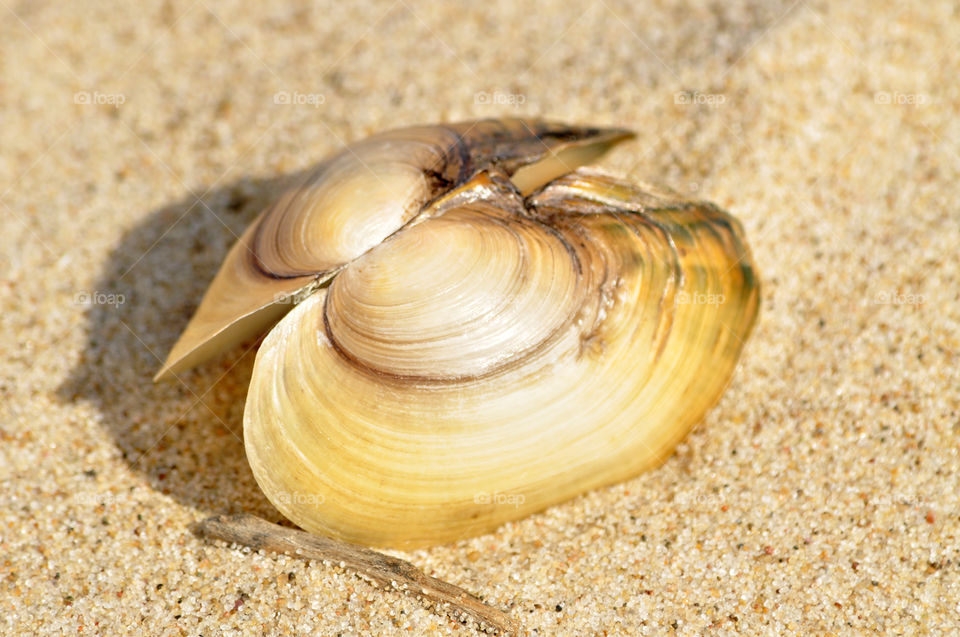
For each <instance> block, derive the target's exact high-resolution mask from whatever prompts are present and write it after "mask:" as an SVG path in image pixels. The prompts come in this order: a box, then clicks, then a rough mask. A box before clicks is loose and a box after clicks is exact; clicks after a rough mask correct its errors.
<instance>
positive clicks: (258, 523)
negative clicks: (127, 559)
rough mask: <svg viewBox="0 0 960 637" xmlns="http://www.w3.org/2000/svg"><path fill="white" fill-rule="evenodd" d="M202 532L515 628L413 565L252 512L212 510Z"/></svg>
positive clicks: (198, 526)
mask: <svg viewBox="0 0 960 637" xmlns="http://www.w3.org/2000/svg"><path fill="white" fill-rule="evenodd" d="M192 530H193V532H194V533H196V534H197V535H199V536H201V537H206V538H213V539H218V540H225V541H227V542H235V543H237V544H243V545H245V546H249V547H250V548H253V549H255V550H260V549H262V550H265V551H274V552H276V553H285V554H286V555H291V556H293V557H299V558H301V559H305V560H326V561H330V562H333V563H335V564H339V565H340V566H341V567H343V568H347V569H350V570H353V571H356V572H357V573H358V574H359V575H361V576H362V577H364V578H366V579H370V580H373V581H374V582H375V583H377V584H382V585H384V586H388V587H393V588H396V589H397V590H401V591H409V592H411V593H413V594H415V595H418V596H420V597H422V598H423V599H425V600H428V601H430V602H436V603H437V607H438V608H442V607H443V605H445V604H449V605H450V606H451V607H452V609H453V610H454V611H459V612H454V615H455V616H456V615H458V614H459V615H462V614H466V615H469V616H470V617H472V618H473V619H474V620H476V621H477V622H479V623H480V624H481V625H483V624H487V625H489V626H491V627H493V628H495V629H497V630H499V631H500V632H502V633H516V632H517V624H516V623H515V622H514V621H513V619H511V618H510V617H509V616H508V615H507V614H506V613H504V612H502V611H500V610H497V609H496V608H494V607H492V606H489V605H487V604H484V603H483V602H482V601H480V600H479V599H478V598H476V597H475V596H473V595H471V594H470V593H468V592H467V591H465V590H463V589H462V588H460V587H458V586H454V585H453V584H449V583H447V582H444V581H443V580H439V579H436V578H435V577H430V576H429V575H427V574H426V573H424V572H423V571H421V570H420V569H418V568H417V567H416V566H414V565H413V564H411V563H410V562H407V561H406V560H401V559H400V558H397V557H391V556H389V555H384V554H383V553H378V552H376V551H372V550H370V549H367V548H363V547H361V546H356V545H354V544H349V543H347V542H341V541H339V540H332V539H330V538H326V537H321V536H318V535H312V534H310V533H306V532H304V531H298V530H296V529H290V528H287V527H285V526H280V525H279V524H273V523H272V522H267V521H266V520H263V519H261V518H258V517H256V516H253V515H247V514H241V515H215V516H213V517H209V518H207V519H205V520H202V521H200V522H196V523H195V524H193V526H192Z"/></svg>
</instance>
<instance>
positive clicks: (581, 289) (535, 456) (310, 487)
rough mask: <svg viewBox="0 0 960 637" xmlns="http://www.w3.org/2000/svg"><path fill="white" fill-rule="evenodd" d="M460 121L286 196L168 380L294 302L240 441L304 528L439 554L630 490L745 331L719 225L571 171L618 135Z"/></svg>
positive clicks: (742, 300) (747, 325)
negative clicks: (505, 527)
mask: <svg viewBox="0 0 960 637" xmlns="http://www.w3.org/2000/svg"><path fill="white" fill-rule="evenodd" d="M459 126H460V127H461V128H454V129H451V128H449V127H439V128H418V129H406V130H404V131H400V132H394V133H387V134H385V135H380V136H377V137H374V138H371V140H368V141H366V142H361V143H360V144H359V145H357V146H355V147H352V150H353V152H352V153H351V152H347V151H345V153H341V155H339V156H338V157H337V158H334V160H333V163H334V166H336V163H337V161H340V162H342V163H343V166H342V167H340V168H335V167H334V168H331V167H326V168H324V169H323V170H322V171H320V172H319V173H318V175H317V176H316V178H315V179H314V180H312V181H311V182H310V184H309V185H308V186H305V187H304V188H305V189H304V190H296V191H294V192H291V193H288V194H287V195H285V196H284V198H282V199H281V200H280V202H278V203H277V204H276V205H275V206H274V207H273V208H272V209H270V210H268V211H267V213H266V214H265V215H264V216H263V217H262V218H261V219H259V220H258V221H257V222H256V223H255V224H254V226H253V228H251V230H250V231H248V233H247V235H245V238H247V239H248V240H249V242H250V243H249V244H248V246H249V248H250V249H249V250H247V249H246V248H244V249H242V250H241V251H237V252H232V253H231V255H230V257H229V258H228V260H227V262H226V263H225V265H224V270H221V273H220V274H219V275H218V277H217V279H216V280H215V281H214V284H213V287H212V288H211V290H210V292H208V295H207V297H206V298H205V299H204V302H203V304H202V305H201V308H200V310H198V315H197V316H198V317H200V318H197V317H195V319H194V321H199V325H200V327H196V328H194V327H191V328H188V331H187V334H185V337H187V336H188V337H189V339H190V341H191V342H190V343H189V344H188V345H184V346H181V345H179V344H178V346H177V347H175V348H174V353H172V354H171V360H173V362H172V363H169V362H168V365H167V366H166V367H165V370H169V369H172V368H173V369H175V368H178V367H179V366H181V365H183V364H185V363H184V361H186V362H187V363H189V362H192V360H194V358H195V357H196V356H199V354H196V352H202V353H203V354H204V355H205V354H207V353H209V351H208V350H209V348H210V343H211V342H214V345H215V346H216V347H219V346H220V343H219V342H217V341H218V339H219V338H220V337H219V335H220V334H222V333H223V332H224V330H226V331H231V330H236V329H237V328H236V324H237V322H238V321H239V322H241V323H243V322H244V321H247V319H248V317H249V316H250V314H249V313H245V312H247V310H248V309H249V308H254V309H253V310H252V311H253V312H254V313H255V314H256V313H261V314H263V315H264V316H266V315H267V314H266V313H265V312H266V311H267V310H269V312H273V310H272V309H270V308H271V307H272V306H271V305H270V304H269V298H268V296H269V295H268V294H267V292H273V291H274V290H277V289H282V290H283V291H284V292H286V291H303V290H306V292H307V293H306V294H304V297H305V298H304V299H303V300H302V302H300V303H299V304H297V305H296V307H293V309H292V310H290V311H289V313H288V314H286V315H285V316H284V317H283V318H282V319H281V320H280V321H279V323H278V324H277V325H276V327H275V328H274V329H272V330H271V331H270V332H269V333H268V334H267V336H266V338H265V339H264V341H263V343H262V345H261V347H260V350H259V352H258V354H257V359H256V362H255V365H254V370H253V376H252V379H251V383H250V389H249V392H248V395H247V402H246V407H245V411H244V435H245V445H246V450H247V456H248V459H249V462H250V466H251V468H252V470H253V473H254V476H255V477H256V479H257V482H258V483H259V485H260V487H261V488H262V489H263V491H264V493H265V494H266V495H267V497H268V498H269V499H270V501H271V502H272V503H273V504H274V505H275V506H276V507H277V508H278V509H279V510H280V511H281V512H282V513H283V514H284V515H285V516H287V517H288V518H289V519H291V520H292V521H293V522H295V523H296V524H298V525H300V526H301V527H303V528H304V529H306V530H308V531H312V532H316V533H321V534H324V535H327V536H331V537H335V538H340V539H344V540H348V541H351V542H357V543H363V544H368V545H374V546H387V547H402V548H413V547H420V546H426V545H432V544H438V543H443V542H448V541H452V540H456V539H460V538H464V537H469V536H472V535H477V534H480V533H483V532H486V531H489V530H492V529H494V528H496V527H497V526H499V525H501V524H503V523H504V522H507V521H510V520H515V519H518V518H521V517H524V516H526V515H529V514H531V513H533V512H536V511H539V510H542V509H544V508H545V507H548V506H550V505H552V504H555V503H558V502H562V501H564V500H567V499H569V498H571V497H574V496H576V495H578V494H580V493H583V492H585V491H587V490H590V489H593V488H596V487H600V486H603V485H608V484H612V483H616V482H619V481H622V480H625V479H627V478H630V477H632V476H635V475H636V474H638V473H639V472H641V471H643V470H644V469H646V468H648V467H650V466H652V465H654V464H656V463H657V462H659V461H660V460H661V459H663V458H664V457H665V456H666V455H667V454H669V453H670V451H671V450H672V449H673V448H674V446H675V445H676V444H677V442H678V441H679V440H680V439H681V438H682V437H683V436H684V435H685V434H686V433H687V432H688V430H689V429H690V428H691V427H692V426H693V425H694V424H695V423H697V422H698V421H699V420H700V419H701V418H702V417H703V415H704V413H705V412H706V410H707V409H709V408H710V406H711V405H713V404H714V403H715V402H716V401H717V399H718V398H719V396H720V394H721V393H722V391H723V389H724V387H725V386H726V384H727V383H728V382H729V379H730V377H731V375H732V373H733V371H734V368H735V366H736V362H737V359H738V357H739V354H740V351H741V349H742V347H743V344H744V341H745V339H746V338H747V336H748V334H749V333H750V330H751V328H752V325H753V323H754V320H755V318H756V315H757V311H758V300H759V290H758V283H757V280H756V278H755V276H754V271H753V263H752V259H751V256H750V252H749V249H748V248H747V246H746V244H745V241H744V238H743V230H742V228H741V227H740V224H739V223H738V222H737V220H736V219H734V218H733V217H732V216H731V215H729V214H728V213H726V212H724V211H722V210H720V209H719V208H717V207H716V206H714V205H712V204H709V203H704V202H694V201H687V200H684V199H683V198H681V197H679V196H677V195H676V194H674V193H672V192H670V191H669V190H667V189H664V188H659V187H656V186H653V185H650V184H635V183H630V182H626V181H624V180H622V179H619V178H617V177H614V176H611V175H607V174H604V173H601V172H598V171H596V170H589V169H583V168H581V169H577V170H573V169H572V166H571V164H579V163H582V162H584V161H590V160H592V158H594V157H595V156H597V155H598V154H599V153H600V152H602V151H604V150H606V149H607V148H608V147H609V146H610V145H612V143H614V142H615V141H617V140H619V139H622V138H623V137H624V133H623V131H600V129H578V128H573V127H565V128H564V127H559V126H557V125H546V124H542V123H531V122H522V123H517V122H515V121H513V122H506V123H482V124H481V125H477V126H482V129H481V132H482V135H480V136H479V137H477V138H476V139H474V138H472V137H471V134H472V133H473V132H474V131H475V130H476V127H474V128H470V127H469V125H466V124H464V125H459ZM450 130H457V131H459V132H458V133H456V135H453V136H452V137H450V133H449V131H450ZM544 130H552V131H560V130H566V131H570V132H568V133H565V134H562V135H561V134H559V133H555V134H554V137H553V138H551V137H549V136H545V137H544V136H543V134H542V131H544ZM464 131H470V132H466V133H465V132H464ZM491 131H492V132H491ZM531 131H533V132H535V133H536V134H534V135H532V136H531V135H529V134H528V133H529V132H531ZM537 131H540V132H537ZM584 131H589V132H584ZM497 135H502V138H501V137H497ZM438 138H442V139H444V140H446V141H443V142H440V141H437V139H438ZM561 138H563V141H562V142H560V141H556V140H560V139H561ZM457 139H459V141H457ZM471 139H473V141H469V142H467V141H464V140H471ZM541 139H542V140H543V141H544V142H546V143H547V146H548V147H549V148H548V150H547V151H544V146H543V144H539V141H540V140H541ZM538 144H539V146H538ZM441 149H445V150H443V151H441ZM464 149H466V151H467V155H466V157H467V158H465V155H464V152H465V150H464ZM571 149H573V152H571ZM350 150H351V149H348V151H350ZM454 151H456V152H454ZM545 152H546V154H544V153H545ZM354 153H355V154H356V155H358V156H361V157H363V158H364V162H363V163H366V162H367V160H370V161H371V162H372V163H373V164H375V166H376V167H377V168H375V169H374V170H373V172H372V173H371V171H368V170H367V169H366V168H365V167H358V165H357V163H358V162H354V161H353V160H352V159H351V157H352V156H353V154H354ZM538 153H539V154H538ZM338 158H339V159H338ZM371 158H373V159H371ZM438 158H439V161H440V163H439V164H438V165H439V166H442V168H441V169H440V170H439V171H438V172H439V174H440V175H441V176H442V179H441V178H435V177H434V176H433V175H432V173H431V172H430V170H432V169H430V170H428V169H425V168H423V167H424V166H425V165H429V164H430V162H431V161H437V160H438ZM411 166H412V167H414V168H411ZM417 170H419V171H420V173H419V176H418V173H417ZM523 171H525V172H523ZM454 175H455V176H454ZM329 180H334V181H333V182H329ZM391 192H393V193H394V197H393V198H391V196H390V193H391ZM331 193H333V194H331ZM368 195H369V198H368ZM345 228H346V229H345ZM264 237H270V240H269V241H266V239H264ZM254 266H255V267H254ZM224 271H228V274H224ZM267 271H269V272H270V273H271V275H269V276H268V275H267V274H265V272H267ZM243 277H246V278H247V279H249V280H246V279H245V283H244V286H250V287H236V286H237V285H239V283H238V281H239V280H240V279H242V278H243ZM254 280H255V281H256V283H252V282H253V281H254ZM277 281H280V282H281V283H277ZM223 285H226V286H228V287H227V288H225V289H217V287H218V286H223ZM258 286H259V287H258ZM298 286H299V287H298ZM248 290H252V292H249V293H248ZM264 291H267V292H264ZM231 293H232V294H234V295H235V296H239V297H244V299H243V300H242V301H240V300H237V301H235V302H233V303H232V304H229V303H227V304H224V303H221V301H222V300H223V299H224V298H226V297H228V296H229V295H230V294H231ZM265 302H267V303H268V304H267V305H264V303H265ZM264 308H267V310H264ZM285 309H289V306H285ZM270 318H271V319H273V318H274V317H273V316H272V314H271V315H270ZM191 326H193V323H191ZM244 328H246V326H244ZM191 330H192V331H191ZM218 330H219V331H218ZM241 331H243V330H241ZM204 339H206V340H204ZM198 343H199V345H198ZM216 347H214V349H216ZM183 352H188V353H187V354H186V355H183V354H182V353H183ZM174 354H176V356H175V355H174Z"/></svg>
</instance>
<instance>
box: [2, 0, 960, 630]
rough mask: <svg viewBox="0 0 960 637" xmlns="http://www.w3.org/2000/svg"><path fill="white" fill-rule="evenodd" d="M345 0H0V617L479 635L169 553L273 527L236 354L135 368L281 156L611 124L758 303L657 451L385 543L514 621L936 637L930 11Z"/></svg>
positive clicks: (954, 565) (950, 257) (354, 597)
mask: <svg viewBox="0 0 960 637" xmlns="http://www.w3.org/2000/svg"><path fill="white" fill-rule="evenodd" d="M348 4H349V3H337V5H336V6H331V7H328V8H320V7H312V6H310V5H309V4H308V3H305V2H303V3H294V2H284V3H241V2H217V3H213V2H205V1H200V2H190V1H189V0H184V1H172V2H166V3H162V4H156V5H140V4H139V3H126V4H125V3H107V2H89V3H53V2H43V1H36V0H30V1H25V2H12V1H11V0H4V1H3V2H0V67H2V71H0V139H2V144H0V148H2V150H0V306H2V310H3V311H2V315H0V326H2V328H0V329H2V334H3V337H4V338H3V339H2V341H0V395H2V403H0V481H2V487H0V633H3V634H7V635H19V634H105V635H112V634H156V635H181V634H182V635H199V634H204V635H209V634H229V635H232V634H251V635H259V634H268V635H274V634H309V633H314V634H320V635H400V634H404V635H409V634H442V635H473V634H476V629H475V627H473V626H472V625H466V624H461V623H460V622H458V621H457V620H455V619H452V618H450V617H448V616H446V615H442V614H436V613H434V612H433V611H431V610H430V609H428V608H426V607H424V606H423V605H422V604H421V603H420V602H418V601H417V600H416V599H415V598H412V597H405V596H402V595H400V594H397V593H392V592H384V591H381V590H378V589H374V588H372V587H371V586H370V585H368V584H366V583H365V582H363V581H362V580H360V579H358V578H357V577H356V576H354V575H352V574H350V573H347V572H344V571H342V570H341V569H339V568H338V567H336V566H324V565H323V564H321V563H309V564H308V563H304V562H300V561H297V560H295V559H291V558H287V557H282V556H275V555H265V554H257V553H251V552H250V551H248V550H242V549H238V548H230V547H228V546H226V545H224V544H222V543H208V542H205V541H201V540H199V539H197V538H195V537H194V536H193V535H192V534H191V533H190V531H189V530H188V528H187V526H188V524H189V523H190V522H192V521H194V520H198V519H200V518H203V517H205V516H207V515H211V514H214V513H235V512H241V511H247V512H252V513H255V514H258V515H261V516H263V517H266V518H268V519H271V520H278V519H279V515H278V514H277V513H276V512H275V510H274V509H273V508H272V506H271V505H270V504H269V503H268V502H267V501H266V500H265V499H264V497H263V496H262V495H261V493H260V492H259V490H258V488H257V486H256V484H255V482H254V480H253V477H252V475H251V473H250V470H249V468H248V466H247V463H246V460H245V458H244V451H243V445H242V440H241V435H242V432H241V415H242V406H243V397H244V395H245V390H246V384H247V381H248V379H249V375H250V369H251V364H252V359H253V351H254V350H253V349H250V348H241V349H239V350H237V351H234V352H231V353H229V354H228V355H227V356H226V357H225V358H224V359H223V360H221V361H218V362H216V363H213V364H210V365H208V366H205V367H203V368H201V369H198V370H196V371H195V372H192V373H190V374H188V375H186V376H185V377H184V379H183V380H184V382H183V383H179V382H173V383H167V384H159V385H154V384H153V383H152V382H151V380H150V379H151V376H152V374H153V373H154V372H155V371H156V369H157V367H158V365H159V362H160V358H161V357H163V356H165V354H166V352H167V350H168V349H169V347H170V346H171V345H172V344H173V342H174V340H175V339H176V337H177V335H178V334H179V332H180V330H181V329H182V328H183V326H184V325H185V324H186V321H187V319H188V318H189V316H190V314H191V312H192V310H193V308H194V307H195V306H196V304H197V303H198V301H199V299H200V296H201V295H202V293H203V290H204V289H205V287H206V285H207V283H208V282H209V281H210V279H211V278H212V276H213V274H214V272H215V270H216V267H217V265H218V264H219V262H220V260H221V259H222V257H223V255H224V254H225V252H226V250H227V248H228V247H229V246H230V245H231V243H232V242H233V241H234V240H235V237H236V236H237V235H238V234H239V233H240V232H241V231H242V230H243V228H244V227H245V226H246V224H247V223H248V222H249V221H250V220H251V219H252V218H253V217H254V216H255V215H256V213H257V212H258V211H259V209H260V208H261V207H262V206H264V205H265V204H266V203H267V202H269V201H270V200H271V199H272V198H273V197H275V196H276V195H277V194H278V193H279V192H280V190H281V189H282V187H283V185H284V184H285V183H288V182H289V181H290V180H291V179H294V178H295V177H296V175H297V173H298V172H299V171H301V170H303V169H305V168H307V167H308V166H310V165H311V164H312V163H314V162H315V161H317V160H319V159H320V158H322V157H323V156H325V155H326V154H328V153H330V152H332V151H334V150H336V149H338V148H340V147H341V146H342V145H343V144H344V143H346V142H348V141H351V140H355V139H359V138H361V137H363V136H366V135H368V134H370V133H372V132H375V131H378V130H382V129H385V128H389V127H393V126H399V125H405V124H412V123H421V122H434V121H444V120H458V119H465V118H475V117H495V116H514V115H530V116H534V115H541V116H547V117H551V118H554V119H559V120H568V121H581V122H590V123H596V124H607V125H622V126H628V127H631V128H633V129H635V130H637V131H638V133H639V136H638V138H637V140H636V141H634V142H631V143H629V144H626V145H624V146H623V147H622V148H620V149H619V150H617V151H615V153H614V154H613V155H611V156H610V157H609V158H608V159H607V160H606V161H605V162H604V165H605V166H606V167H607V168H608V169H610V170H615V171H619V172H622V173H625V174H629V175H632V176H634V177H636V178H643V179H651V180H655V181H660V182H663V183H666V184H668V185H670V186H672V187H674V188H675V189H677V190H679V191H681V192H684V193H686V194H689V195H695V196H698V197H703V198H707V199H710V200H712V201H715V202H716V203H718V204H720V205H722V206H723V207H725V208H727V209H729V210H730V211H732V212H733V213H735V214H736V215H737V216H738V217H739V218H740V219H741V220H742V221H743V224H744V226H745V228H746V231H747V236H748V238H749V241H750V243H751V245H752V247H753V252H754V256H755V259H756V262H757V266H758V269H759V272H760V275H761V277H762V279H763V284H764V288H763V301H762V311H761V317H760V320H759V323H758V325H757V328H756V331H755V332H754V335H753V337H752V339H751V341H750V342H749V343H748V346H747V348H746V350H745V352H744V356H743V359H742V362H741V365H740V367H739V369H738V371H737V373H736V374H735V376H734V378H733V380H732V382H731V384H730V387H729V389H728V391H727V393H726V394H725V395H724V397H723V398H722V400H721V401H720V403H719V404H718V405H717V407H716V408H715V409H713V410H712V411H711V412H710V413H709V414H708V416H707V417H706V419H705V421H704V422H703V424H702V425H701V426H700V427H698V428H697V430H696V431H695V432H694V433H693V434H692V435H691V436H690V437H689V438H688V439H687V440H686V442H685V443H684V444H682V445H681V446H680V448H679V449H678V450H677V452H676V454H675V455H674V456H672V457H671V458H670V459H669V460H668V461H667V462H666V463H665V464H664V465H663V466H661V467H660V468H658V469H656V470H654V471H651V472H649V473H647V474H645V475H642V476H640V477H638V478H636V479H634V480H631V481H629V482H627V483H624V484H621V485H617V486H612V487H609V488H606V489H602V490H599V491H596V492H592V493H589V494H587V495H585V496H583V497H580V498H578V499H576V500H573V501H571V502H568V503H566V504H563V505H560V506H556V507H553V508H551V509H549V510H547V511H546V512H544V513H542V514H539V515H536V516H533V517H530V518H528V519H524V520H522V521H519V522H516V523H512V524H509V525H507V526H505V527H503V528H502V529H500V530H499V531H498V532H496V533H493V534H490V535H486V536H483V537H479V538H475V539H472V540H466V541H462V542H459V543H457V544H454V545H448V546H442V547H437V548H433V549H429V550H421V551H416V552H409V553H398V555H401V556H403V557H404V558H406V559H409V560H411V561H412V562H414V563H415V564H417V565H418V566H420V567H421V568H423V569H424V570H425V571H427V572H428V573H430V574H432V575H434V576H437V577H440V578H443V579H446V580H448V581H450V582H453V583H456V584H458V585H460V586H463V587H465V588H467V589H469V590H471V591H473V592H475V593H477V594H479V595H481V596H482V597H483V598H484V599H486V600H487V601H488V602H489V603H491V604H493V605H496V606H498V607H500V608H503V609H505V610H508V611H509V612H510V614H511V615H512V617H514V618H515V619H516V620H517V621H519V622H520V623H522V625H523V626H524V627H525V629H526V630H528V631H530V632H531V634H539V635H593V634H599V635H603V634H605V635H660V634H667V633H674V632H675V633H677V634H682V635H699V634H704V633H706V634H716V635H725V634H777V633H779V634H858V633H859V634H862V633H868V632H879V633H882V634H908V635H909V634H948V633H953V632H954V631H956V630H957V629H958V626H960V608H958V605H960V561H958V560H960V558H958V554H957V538H958V534H960V507H958V501H957V486H958V477H957V476H958V475H960V466H958V465H960V458H958V449H960V415H958V412H960V372H958V355H960V336H958V335H960V260H958V256H957V254H958V243H960V232H958V231H960V214H958V212H957V210H958V206H957V201H958V200H960V179H958V174H960V154H958V152H960V113H958V111H960V88H958V86H957V77H958V73H960V48H958V47H957V43H958V41H960V12H958V10H957V5H956V3H955V2H950V1H944V2H925V3H912V4H904V3H897V2H892V1H885V0H880V1H877V2H870V3H826V2H824V3H817V2H805V1H802V0H801V1H799V2H789V1H788V2H768V3H763V4H759V3H754V2H744V1H741V0H734V1H733V2H726V1H724V2H711V3H709V4H706V5H705V4H702V3H693V2H692V3H689V4H685V3H683V2H680V1H678V2H669V1H665V2H655V3H646V2H645V3H632V2H615V1H614V0H600V1H598V2H596V3H592V4H589V5H588V6H569V5H570V3H564V2H561V1H560V0H545V1H544V2H540V3H537V4H536V5H535V6H534V5H526V6H521V5H520V3H516V4H515V3H511V2H484V3H462V4H450V5H443V6H441V5H439V4H437V3H428V2H413V1H412V0H396V2H391V1H389V0H388V1H384V2H372V1H371V2H361V3H356V4H352V5H351V6H347V5H348Z"/></svg>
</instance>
